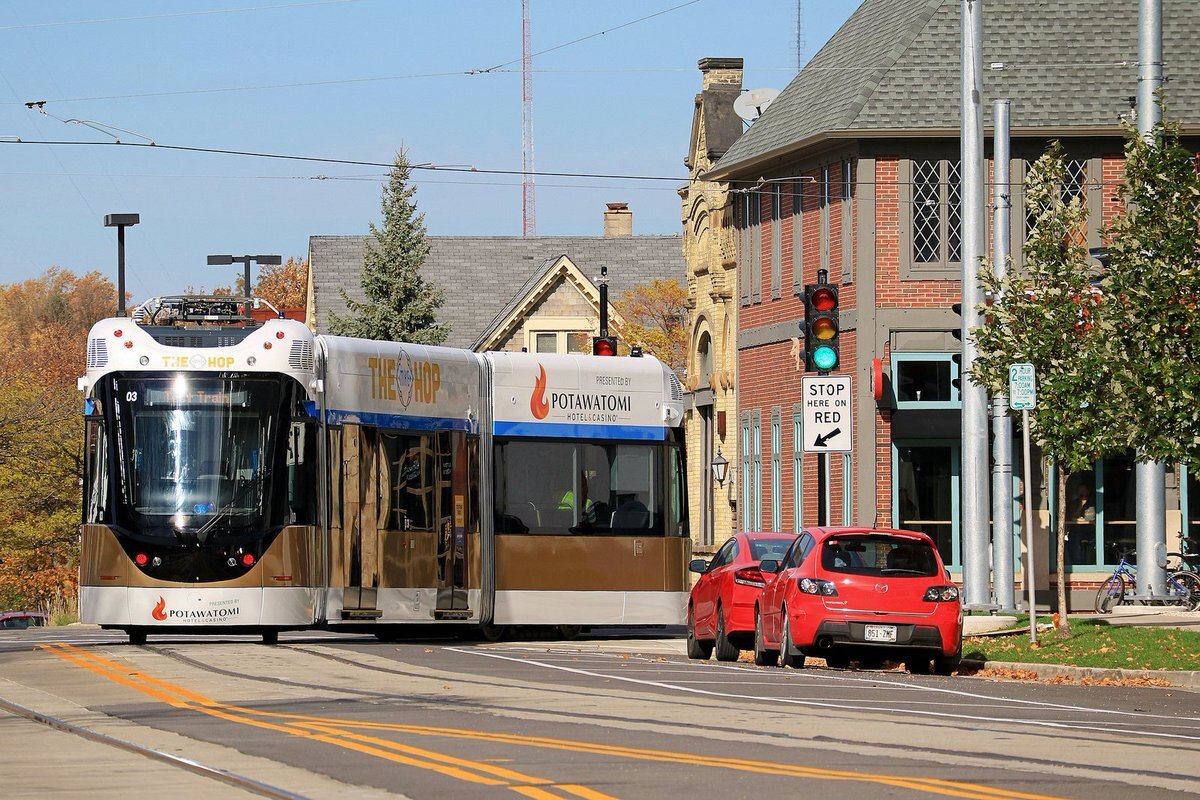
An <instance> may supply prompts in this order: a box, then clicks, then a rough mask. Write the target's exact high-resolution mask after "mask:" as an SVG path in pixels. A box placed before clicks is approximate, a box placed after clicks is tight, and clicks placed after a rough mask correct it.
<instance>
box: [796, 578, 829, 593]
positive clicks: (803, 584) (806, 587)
mask: <svg viewBox="0 0 1200 800" xmlns="http://www.w3.org/2000/svg"><path fill="white" fill-rule="evenodd" d="M797 585H799V587H800V591H802V592H804V593H805V594H820V595H824V596H826V597H833V596H835V595H837V593H838V591H837V584H835V583H834V582H833V581H827V580H823V579H821V578H801V579H800V580H799V581H798V584H797Z"/></svg>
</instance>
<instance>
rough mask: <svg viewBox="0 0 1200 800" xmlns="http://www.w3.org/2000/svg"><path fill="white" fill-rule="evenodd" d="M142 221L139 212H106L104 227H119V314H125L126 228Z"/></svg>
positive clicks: (121, 315)
mask: <svg viewBox="0 0 1200 800" xmlns="http://www.w3.org/2000/svg"><path fill="white" fill-rule="evenodd" d="M141 221H142V218H141V215H139V214H105V215H104V227H106V228H116V229H117V316H119V317H123V316H125V229H126V228H128V227H130V226H132V225H137V224H138V223H139V222H141Z"/></svg>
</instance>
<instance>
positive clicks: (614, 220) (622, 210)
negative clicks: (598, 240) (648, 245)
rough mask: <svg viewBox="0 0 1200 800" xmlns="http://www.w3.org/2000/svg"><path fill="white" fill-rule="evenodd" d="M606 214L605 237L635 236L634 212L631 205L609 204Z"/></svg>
mask: <svg viewBox="0 0 1200 800" xmlns="http://www.w3.org/2000/svg"><path fill="white" fill-rule="evenodd" d="M607 205H608V210H607V211H605V212H604V235H605V236H633V212H632V211H630V210H629V203H607Z"/></svg>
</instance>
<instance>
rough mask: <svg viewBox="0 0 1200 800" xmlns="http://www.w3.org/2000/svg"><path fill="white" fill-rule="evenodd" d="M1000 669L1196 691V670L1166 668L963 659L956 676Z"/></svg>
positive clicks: (1198, 686)
mask: <svg viewBox="0 0 1200 800" xmlns="http://www.w3.org/2000/svg"><path fill="white" fill-rule="evenodd" d="M981 669H1004V670H1012V671H1019V672H1032V673H1034V674H1035V675H1037V677H1038V678H1039V679H1044V678H1059V677H1067V678H1074V679H1076V680H1079V679H1082V678H1093V679H1095V680H1104V679H1105V678H1108V679H1110V680H1136V679H1139V678H1155V679H1158V680H1164V681H1166V682H1167V685H1168V686H1174V687H1180V688H1184V689H1200V671H1185V670H1167V669H1108V668H1106V667H1075V666H1068V665H1066V664H1031V663H1026V662H1017V661H977V660H972V659H966V658H964V659H963V662H962V667H960V672H959V674H964V673H965V674H968V675H969V674H970V672H967V671H968V670H981Z"/></svg>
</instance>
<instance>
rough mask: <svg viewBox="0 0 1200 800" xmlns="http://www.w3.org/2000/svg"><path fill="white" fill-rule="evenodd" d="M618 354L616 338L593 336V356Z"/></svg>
mask: <svg viewBox="0 0 1200 800" xmlns="http://www.w3.org/2000/svg"><path fill="white" fill-rule="evenodd" d="M616 354H617V337H615V336H593V337H592V355H594V356H615V355H616Z"/></svg>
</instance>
